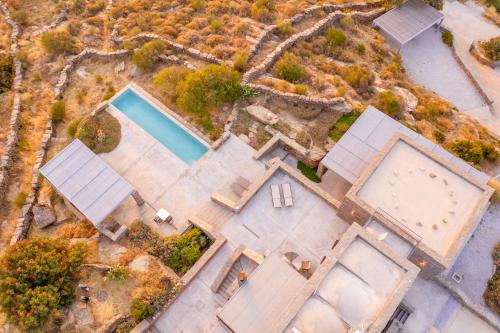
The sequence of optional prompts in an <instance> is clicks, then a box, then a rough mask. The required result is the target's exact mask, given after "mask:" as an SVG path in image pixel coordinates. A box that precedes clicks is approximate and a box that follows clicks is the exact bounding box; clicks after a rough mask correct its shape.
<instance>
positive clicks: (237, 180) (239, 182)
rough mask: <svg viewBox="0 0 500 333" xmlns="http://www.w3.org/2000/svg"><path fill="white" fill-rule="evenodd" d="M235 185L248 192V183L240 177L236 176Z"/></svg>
mask: <svg viewBox="0 0 500 333" xmlns="http://www.w3.org/2000/svg"><path fill="white" fill-rule="evenodd" d="M236 183H237V184H238V185H240V186H241V187H243V188H244V189H245V190H248V188H249V187H250V181H249V180H248V179H246V178H244V177H241V176H238V178H236Z"/></svg>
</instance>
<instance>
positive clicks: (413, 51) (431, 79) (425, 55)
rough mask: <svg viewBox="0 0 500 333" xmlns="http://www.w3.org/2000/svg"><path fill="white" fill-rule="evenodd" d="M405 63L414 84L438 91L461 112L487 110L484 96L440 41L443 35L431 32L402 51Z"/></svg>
mask: <svg viewBox="0 0 500 333" xmlns="http://www.w3.org/2000/svg"><path fill="white" fill-rule="evenodd" d="M401 55H402V57H403V63H404V66H405V68H406V71H407V72H408V75H409V76H410V78H411V79H412V80H414V81H415V82H417V83H419V84H421V85H423V86H424V87H426V88H428V89H430V90H432V91H434V92H436V93H437V94H438V95H440V96H442V97H443V98H445V99H446V100H448V101H450V102H451V103H453V104H454V105H455V106H456V107H457V108H459V109H460V110H462V111H465V112H468V110H471V109H478V108H482V107H486V109H487V106H486V104H485V103H484V101H483V99H482V98H481V95H479V93H478V92H477V90H476V88H475V87H474V85H473V84H472V83H471V82H470V81H469V79H468V78H467V76H466V75H465V73H464V71H463V70H462V68H461V67H460V66H459V65H458V63H457V62H456V61H455V58H454V57H453V53H452V51H451V49H450V48H449V47H448V46H447V45H445V44H444V43H443V42H442V41H441V32H440V31H439V30H436V29H429V30H427V31H426V32H424V33H423V34H421V35H420V36H418V37H417V38H415V39H413V40H412V41H410V42H409V43H407V44H406V45H404V46H403V47H402V48H401Z"/></svg>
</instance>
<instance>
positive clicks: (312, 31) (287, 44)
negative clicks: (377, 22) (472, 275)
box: [243, 8, 385, 83]
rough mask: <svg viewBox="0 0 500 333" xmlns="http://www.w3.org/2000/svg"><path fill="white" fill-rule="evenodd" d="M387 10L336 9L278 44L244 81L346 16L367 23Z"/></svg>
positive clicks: (245, 75)
mask: <svg viewBox="0 0 500 333" xmlns="http://www.w3.org/2000/svg"><path fill="white" fill-rule="evenodd" d="M384 12H385V9H383V8H381V9H375V10H372V11H370V12H353V13H351V14H345V13H343V12H341V11H335V12H333V13H331V14H329V15H328V16H327V17H325V18H324V19H322V20H320V21H318V23H316V24H315V25H313V26H312V27H310V28H309V29H306V30H304V31H302V32H299V33H297V34H294V35H293V36H291V37H290V38H288V39H287V40H285V41H284V42H283V43H281V44H280V45H278V46H277V47H276V48H275V49H274V51H273V52H271V53H270V54H269V55H268V56H267V57H266V58H265V60H264V61H263V62H262V63H260V64H259V65H257V66H255V67H253V68H251V69H250V70H248V71H247V72H246V73H245V74H244V75H243V82H244V83H248V82H250V81H252V80H253V79H255V78H256V77H258V76H260V75H262V74H264V73H266V72H267V71H269V70H270V68H271V67H272V66H273V65H274V63H275V62H276V61H278V59H279V58H280V57H281V56H282V55H283V54H284V53H285V52H286V51H287V50H289V49H290V48H291V47H292V46H294V45H295V44H297V43H298V42H301V41H304V40H307V39H309V38H312V37H315V36H318V35H320V34H321V33H322V32H323V31H324V30H326V29H327V28H328V27H329V26H331V25H332V24H333V23H334V22H336V21H338V20H339V19H340V18H342V17H344V16H347V15H349V16H351V17H352V18H353V19H354V20H356V21H359V22H362V23H366V22H370V21H372V20H373V19H374V18H376V17H377V16H379V15H381V14H382V13H384Z"/></svg>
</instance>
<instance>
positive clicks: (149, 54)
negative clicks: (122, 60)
mask: <svg viewBox="0 0 500 333" xmlns="http://www.w3.org/2000/svg"><path fill="white" fill-rule="evenodd" d="M165 48H166V46H165V43H164V42H162V41H159V40H152V41H150V42H147V43H146V44H144V45H143V46H142V47H141V48H140V49H137V50H136V51H135V52H134V54H133V55H132V62H133V63H134V64H135V65H136V66H137V67H139V68H140V69H142V70H146V71H149V70H151V69H153V67H154V66H155V64H156V62H157V61H158V60H159V59H160V56H161V55H162V53H163V52H164V51H165Z"/></svg>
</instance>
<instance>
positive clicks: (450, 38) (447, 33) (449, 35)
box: [441, 30, 453, 47]
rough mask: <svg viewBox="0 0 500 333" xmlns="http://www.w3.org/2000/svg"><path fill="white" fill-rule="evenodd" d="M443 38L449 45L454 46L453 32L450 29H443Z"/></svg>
mask: <svg viewBox="0 0 500 333" xmlns="http://www.w3.org/2000/svg"><path fill="white" fill-rule="evenodd" d="M441 39H442V41H443V43H445V44H446V45H448V46H449V47H452V46H453V34H452V33H451V31H449V30H443V32H442V33H441Z"/></svg>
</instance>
